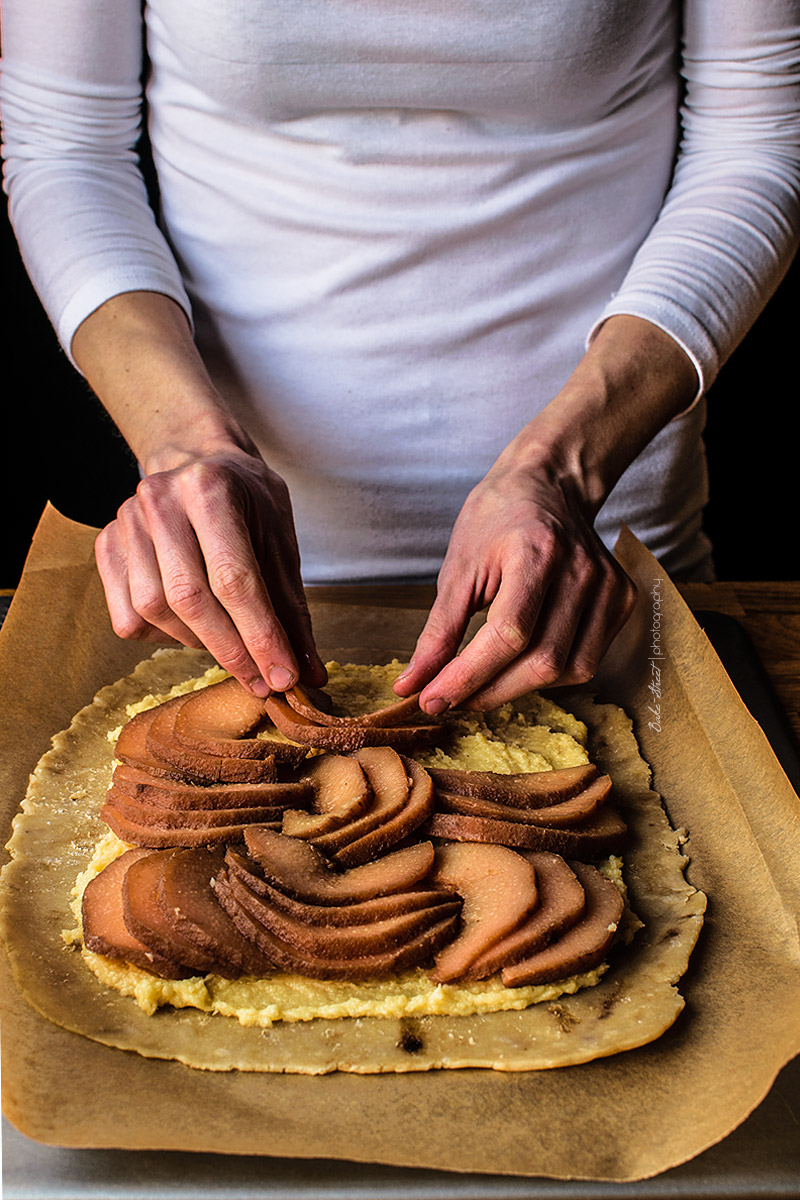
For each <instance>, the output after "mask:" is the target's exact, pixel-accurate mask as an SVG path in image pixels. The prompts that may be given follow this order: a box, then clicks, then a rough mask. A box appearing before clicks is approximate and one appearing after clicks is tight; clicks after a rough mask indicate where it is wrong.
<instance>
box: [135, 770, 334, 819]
mask: <svg viewBox="0 0 800 1200" xmlns="http://www.w3.org/2000/svg"><path fill="white" fill-rule="evenodd" d="M111 783H112V787H117V788H118V789H119V790H120V791H121V792H124V793H125V795H126V796H131V797H132V798H134V799H137V800H138V799H141V800H143V801H144V802H145V803H147V804H156V805H159V806H160V807H161V808H170V809H176V808H255V807H256V806H258V805H261V806H263V807H265V808H267V807H268V808H281V809H285V808H289V807H293V808H294V807H299V806H300V805H304V804H307V803H310V801H311V800H312V798H313V795H314V789H313V787H312V785H311V782H310V781H307V780H302V779H301V780H291V781H283V780H279V781H277V782H274V783H219V784H202V783H187V782H186V781H185V780H183V779H165V778H159V777H158V776H155V775H152V774H151V773H150V772H149V771H142V770H140V769H139V768H138V767H131V766H129V765H128V764H127V763H119V764H118V765H117V767H116V769H115V771H114V775H113V777H112V781H111Z"/></svg>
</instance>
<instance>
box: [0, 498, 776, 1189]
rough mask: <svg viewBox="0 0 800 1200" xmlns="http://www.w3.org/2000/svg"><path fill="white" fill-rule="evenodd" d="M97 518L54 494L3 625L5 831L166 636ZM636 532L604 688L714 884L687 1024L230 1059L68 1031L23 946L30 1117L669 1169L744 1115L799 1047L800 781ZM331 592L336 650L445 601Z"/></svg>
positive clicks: (113, 1141) (75, 1140) (558, 1173)
mask: <svg viewBox="0 0 800 1200" xmlns="http://www.w3.org/2000/svg"><path fill="white" fill-rule="evenodd" d="M95 534H96V531H95V530H92V529H89V528H87V527H85V526H77V525H75V524H74V523H72V522H68V521H66V520H65V519H64V518H62V517H60V516H59V515H58V514H57V513H56V512H55V511H54V510H52V509H48V510H47V511H46V513H45V516H44V518H43V521H42V524H41V525H40V528H39V530H38V532H37V536H36V538H35V541H34V546H33V548H32V552H31V556H30V558H29V561H28V564H27V566H26V571H25V575H24V577H23V580H22V582H21V585H20V588H19V589H18V592H17V594H16V596H15V598H14V602H13V604H12V606H11V611H10V613H9V616H8V618H7V620H6V625H5V626H4V629H3V632H2V634H0V680H2V697H3V700H4V712H5V714H6V721H5V729H4V732H3V744H2V745H0V762H1V763H2V767H1V769H2V796H1V799H2V805H3V815H2V820H3V828H4V831H5V833H6V834H7V832H8V830H9V827H10V821H11V817H12V815H13V813H14V811H15V810H16V808H17V806H18V804H19V801H20V799H21V797H22V796H23V795H24V792H25V787H26V783H27V776H28V773H29V772H30V770H32V768H33V767H34V765H35V763H36V762H37V761H38V758H39V757H40V756H41V754H42V753H43V752H44V750H46V749H47V747H48V745H49V739H50V736H51V735H52V733H54V732H55V731H56V730H58V729H61V728H62V727H64V726H66V725H67V724H68V723H69V720H70V718H71V716H72V714H73V713H74V712H75V711H77V709H79V708H80V707H82V705H84V704H85V703H87V702H88V701H89V700H90V699H91V697H92V696H93V695H94V693H95V692H96V691H97V690H98V689H99V688H100V687H101V686H103V685H104V684H105V683H108V682H111V681H113V680H114V679H116V678H118V677H120V676H121V675H124V674H126V673H127V672H128V671H130V670H131V668H132V666H133V665H134V664H135V662H136V661H138V659H139V658H141V657H144V656H146V655H147V654H149V652H150V650H151V647H144V646H136V645H131V644H126V643H122V642H120V641H119V640H118V639H116V638H115V637H114V635H113V632H112V631H111V629H110V624H109V622H108V618H107V615H106V613H105V605H104V601H103V597H102V590H101V588H100V586H99V581H98V580H97V577H96V573H95V570H94V566H93V559H92V543H93V539H94V536H95ZM617 553H618V557H619V558H620V559H621V561H622V562H623V564H624V565H625V567H626V569H627V570H628V571H629V573H630V574H631V575H632V576H633V577H634V579H635V581H636V583H637V585H638V587H639V606H638V609H637V613H636V614H635V617H634V619H632V621H631V622H630V623H629V625H628V626H627V627H626V630H625V631H624V632H623V634H622V635H621V636H620V638H619V639H618V640H617V643H615V646H614V647H613V650H612V653H611V655H610V656H609V659H608V662H607V663H606V664H605V665H604V670H603V672H602V675H601V677H600V679H599V683H600V686H601V689H602V690H601V696H602V694H604V695H605V698H607V699H609V700H613V701H615V702H616V703H620V704H622V705H623V706H624V707H626V708H627V709H628V711H629V712H630V713H631V714H632V715H633V716H634V719H635V723H636V730H637V734H638V736H639V738H640V742H641V744H642V747H643V750H644V753H645V756H646V757H647V758H648V759H649V761H650V763H651V765H652V767H653V770H654V776H655V784H656V787H657V788H658V790H659V791H660V792H661V793H662V794H663V795H664V796H665V798H666V803H667V807H668V809H669V812H670V815H671V817H672V820H673V823H674V824H676V825H680V826H686V828H688V829H689V830H690V831H691V842H690V847H691V858H692V862H691V867H690V871H689V876H690V879H691V881H692V882H693V883H695V884H696V885H697V886H698V887H700V888H702V889H703V890H704V891H706V892H707V893H708V894H709V897H710V904H709V913H708V917H707V922H706V927H705V929H704V932H703V935H702V938H701V943H700V946H699V948H698V950H697V951H696V952H695V956H694V958H693V960H692V966H691V968H690V973H689V976H688V977H687V979H686V980H684V983H683V985H682V990H683V991H684V993H685V994H686V995H687V998H688V1004H687V1008H686V1010H685V1011H684V1013H683V1014H682V1015H681V1017H680V1018H679V1020H678V1022H677V1023H676V1025H675V1026H674V1027H673V1029H672V1030H670V1031H669V1032H668V1033H667V1034H666V1035H664V1037H662V1038H661V1039H660V1040H659V1041H657V1042H655V1043H653V1044H652V1045H651V1046H647V1047H644V1048H642V1049H640V1050H634V1051H629V1052H627V1053H625V1054H622V1055H618V1056H616V1057H614V1058H611V1059H603V1060H600V1061H597V1062H592V1063H589V1064H585V1065H582V1066H578V1067H570V1068H566V1069H560V1070H556V1071H545V1072H530V1073H528V1072H526V1073H523V1074H514V1075H502V1074H497V1073H495V1072H492V1071H483V1070H473V1071H455V1072H453V1071H449V1072H431V1073H427V1074H425V1075H399V1076H368V1077H363V1076H351V1075H340V1074H336V1075H329V1076H322V1077H305V1076H289V1075H286V1076H276V1075H268V1076H264V1075H250V1074H245V1073H241V1074H240V1073H236V1072H234V1073H225V1074H217V1073H207V1072H197V1071H191V1070H189V1069H188V1068H186V1067H183V1066H181V1065H180V1064H178V1063H171V1062H163V1061H154V1060H149V1059H143V1058H141V1057H139V1056H138V1055H134V1054H128V1053H125V1052H123V1051H119V1050H113V1049H110V1048H108V1047H105V1046H102V1045H100V1044H99V1043H95V1042H91V1041H89V1040H87V1039H85V1038H82V1037H80V1036H78V1035H74V1034H70V1033H67V1032H65V1031H64V1030H62V1029H60V1028H58V1027H57V1026H55V1025H53V1024H52V1023H51V1022H49V1021H47V1020H46V1019H44V1018H41V1017H39V1016H38V1015H37V1014H36V1013H35V1012H34V1011H33V1010H32V1009H30V1008H29V1007H28V1006H27V1005H26V1004H25V1003H24V1002H23V1001H22V1000H21V999H20V997H19V995H18V993H17V992H16V990H15V988H14V986H13V983H12V982H11V981H10V979H9V978H8V975H7V971H6V968H5V964H3V979H2V1000H1V1003H2V1010H1V1015H2V1033H3V1089H4V1108H5V1111H6V1113H7V1115H8V1117H9V1118H10V1119H11V1120H12V1121H13V1122H14V1124H16V1125H17V1126H18V1127H19V1128H20V1129H22V1131H23V1132H24V1133H26V1134H27V1135H28V1136H30V1137H35V1138H38V1139H40V1140H42V1141H46V1142H53V1143H56V1144H60V1145H69V1146H94V1147H112V1146H113V1147H126V1148H133V1149H135V1148H150V1149H155V1148H157V1149H182V1150H201V1151H207V1150H210V1149H213V1150H218V1151H225V1152H232V1153H254V1152H256V1153H263V1154H274V1155H281V1156H296V1157H314V1158H316V1157H327V1158H349V1159H353V1160H356V1161H371V1162H380V1163H394V1164H400V1165H406V1166H425V1167H435V1168H442V1169H449V1170H455V1171H482V1172H497V1173H511V1174H522V1175H525V1174H527V1175H544V1176H553V1177H557V1178H590V1179H591V1178H597V1179H614V1180H625V1179H638V1178H645V1177H648V1176H651V1175H654V1174H656V1173H658V1172H660V1171H663V1170H665V1169H667V1168H668V1167H670V1166H673V1165H676V1164H677V1163H679V1162H683V1161H685V1160H686V1159H688V1158H690V1157H692V1156H693V1155H695V1154H697V1153H699V1152H700V1151H701V1150H703V1149H704V1148H706V1147H707V1146H709V1145H711V1144H713V1143H714V1142H716V1141H718V1140H719V1139H720V1138H722V1137H724V1136H725V1135H726V1134H727V1133H728V1132H729V1131H730V1130H731V1129H732V1128H734V1127H735V1126H736V1125H738V1124H739V1123H740V1122H741V1121H742V1120H743V1119H744V1118H745V1117H746V1116H747V1115H748V1113H749V1112H750V1111H751V1110H752V1109H753V1108H754V1107H755V1106H756V1105H757V1104H758V1102H759V1101H760V1100H761V1099H762V1097H763V1096H764V1095H765V1093H766V1092H767V1091H768V1089H769V1087H770V1085H771V1083H772V1081H773V1079H774V1077H775V1075H776V1074H777V1072H778V1071H779V1070H780V1068H781V1067H782V1066H783V1065H784V1063H785V1062H787V1061H788V1060H789V1059H790V1058H791V1057H792V1056H793V1055H794V1054H796V1053H797V1052H798V1049H800V946H799V945H798V928H797V916H798V912H800V836H799V835H800V802H798V799H797V797H796V796H795V794H794V792H793V791H792V789H791V787H790V786H789V784H788V781H787V780H786V779H785V776H784V775H783V772H782V771H781V768H780V766H779V764H778V763H777V761H776V760H775V758H774V756H773V754H772V752H771V750H770V748H769V745H768V743H767V741H766V739H765V737H764V735H763V734H762V732H761V730H760V729H759V728H758V726H757V725H756V724H755V723H754V722H753V721H752V719H751V718H750V717H749V715H748V713H747V711H746V710H745V708H744V706H743V705H742V704H741V701H740V700H739V698H738V696H737V695H736V692H735V690H734V689H733V687H732V685H731V684H730V682H729V681H728V679H727V676H726V675H725V673H724V671H723V669H722V667H721V665H720V664H719V661H718V660H717V658H716V656H715V655H714V653H713V651H712V650H711V648H710V646H709V645H708V643H707V641H706V639H705V638H704V636H703V635H702V633H701V632H700V630H699V629H698V627H697V625H696V623H695V622H694V620H693V618H692V617H691V614H690V613H689V612H688V610H687V609H686V607H685V605H684V604H683V602H682V600H681V599H680V597H679V595H678V593H677V592H676V590H675V589H674V587H673V586H672V585H671V584H670V583H669V581H668V579H666V577H665V576H664V575H663V573H662V572H661V570H660V568H659V566H658V564H657V563H656V562H655V560H654V559H653V558H652V557H651V556H650V555H649V554H648V553H647V552H646V551H645V550H644V549H643V548H642V547H641V546H640V545H639V543H638V542H636V540H635V539H634V538H633V536H632V535H630V534H628V533H626V532H624V533H623V536H622V538H621V540H620V544H619V546H618V549H617ZM354 598H356V597H355V594H354ZM312 613H313V616H314V621H315V629H316V632H317V638H318V641H319V643H320V645H321V649H322V651H323V657H325V655H326V651H327V650H328V648H330V647H336V648H337V649H338V650H339V651H340V652H341V653H342V656H344V654H345V652H346V651H347V649H348V647H349V646H352V648H353V649H354V650H355V649H358V650H359V651H360V653H361V654H364V653H365V652H366V653H367V654H369V655H370V656H374V657H375V658H376V659H377V658H379V657H387V656H391V655H393V654H397V655H398V656H401V657H402V656H405V655H407V654H408V653H409V651H410V650H411V648H412V646H413V641H414V636H415V634H416V632H417V630H418V629H419V628H420V627H421V625H422V622H423V620H424V611H423V610H419V611H409V610H403V609H397V608H388V609H381V610H378V611H376V610H375V609H374V608H373V609H369V608H366V607H364V606H363V605H348V606H346V607H342V606H341V605H339V604H337V605H330V604H327V603H322V604H318V605H317V604H313V594H312ZM5 840H6V837H5V836H4V838H3V841H5Z"/></svg>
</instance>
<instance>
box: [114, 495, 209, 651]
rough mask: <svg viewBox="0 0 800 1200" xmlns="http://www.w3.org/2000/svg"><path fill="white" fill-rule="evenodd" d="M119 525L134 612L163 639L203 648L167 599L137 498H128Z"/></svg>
mask: <svg viewBox="0 0 800 1200" xmlns="http://www.w3.org/2000/svg"><path fill="white" fill-rule="evenodd" d="M117 526H118V529H119V545H120V550H121V553H122V554H123V555H124V564H125V572H126V586H127V592H128V595H129V597H130V607H131V610H132V612H133V613H135V614H137V615H138V617H139V619H140V620H142V621H143V622H145V623H146V624H147V625H148V626H149V627H150V628H151V629H153V630H157V631H159V632H160V633H161V635H162V637H163V638H165V639H167V640H169V641H172V642H175V643H178V644H181V645H184V646H192V647H194V648H195V649H202V647H203V642H202V641H201V640H200V638H199V637H198V636H197V634H196V633H194V632H193V631H192V630H191V629H190V628H189V626H188V625H186V624H185V623H184V622H183V621H182V620H181V619H180V617H179V616H178V615H177V614H176V613H175V612H174V611H173V610H172V608H171V607H170V605H169V603H168V601H167V598H166V595H165V592H164V586H163V582H162V578H161V568H160V566H159V563H158V558H157V555H156V552H155V548H154V546H153V541H152V538H151V536H150V534H149V532H148V530H147V528H146V526H145V525H144V524H143V521H142V516H141V511H140V507H139V505H138V504H137V502H136V499H135V498H131V500H128V501H126V502H125V504H123V506H122V507H121V509H120V510H119V516H118V518H117ZM128 636H130V635H128Z"/></svg>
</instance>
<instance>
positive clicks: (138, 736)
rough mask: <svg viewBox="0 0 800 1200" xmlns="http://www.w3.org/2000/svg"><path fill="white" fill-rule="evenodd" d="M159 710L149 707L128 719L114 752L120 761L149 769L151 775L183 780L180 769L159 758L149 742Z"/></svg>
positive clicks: (138, 767)
mask: <svg viewBox="0 0 800 1200" xmlns="http://www.w3.org/2000/svg"><path fill="white" fill-rule="evenodd" d="M178 699H182V697H178ZM167 703H171V701H167ZM160 707H163V705H161V706H160ZM158 712H159V708H148V709H145V710H144V712H140V713H137V714H136V716H135V717H131V719H130V721H127V722H126V723H125V724H124V725H123V727H122V729H121V730H120V734H119V737H118V738H117V744H116V747H115V749H114V753H115V755H116V757H117V758H118V759H119V760H120V762H122V763H125V764H126V765H128V766H130V767H136V768H137V769H138V770H141V771H147V773H148V774H149V775H152V776H155V777H157V778H166V779H174V780H177V781H178V782H183V775H182V773H181V771H180V769H179V768H178V767H176V766H174V765H173V764H171V763H168V762H165V761H164V760H163V759H162V758H159V757H158V756H157V755H156V754H154V753H153V751H152V750H151V749H150V747H149V746H148V744H147V734H148V732H149V730H150V726H151V725H152V724H153V721H154V720H155V718H156V715H157V714H158Z"/></svg>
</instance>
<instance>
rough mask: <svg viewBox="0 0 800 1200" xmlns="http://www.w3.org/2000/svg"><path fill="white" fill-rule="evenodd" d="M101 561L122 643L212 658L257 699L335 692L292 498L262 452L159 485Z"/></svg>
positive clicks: (124, 514)
mask: <svg viewBox="0 0 800 1200" xmlns="http://www.w3.org/2000/svg"><path fill="white" fill-rule="evenodd" d="M95 553H96V557H97V564H98V568H99V571H100V576H101V578H102V581H103V586H104V588H105V591H106V599H107V602H108V608H109V613H110V615H111V622H112V625H113V627H114V630H115V632H116V633H117V634H118V635H119V636H120V637H123V638H138V639H142V640H145V641H158V642H164V641H174V642H177V643H181V644H183V645H186V646H195V647H206V648H207V649H208V650H209V651H210V652H211V654H213V655H214V657H215V659H216V660H217V662H218V663H219V664H220V666H222V667H224V668H225V669H226V670H228V671H230V672H231V674H233V675H235V676H236V678H237V679H239V681H240V682H241V683H242V684H244V686H245V687H247V688H248V689H249V690H251V691H253V692H255V693H256V694H257V695H267V694H268V693H269V692H270V691H283V690H285V689H286V688H287V687H290V686H292V685H293V684H294V683H295V682H297V680H298V678H302V679H303V681H304V682H306V683H308V684H311V685H321V684H323V683H324V682H325V680H326V678H327V676H326V672H325V667H324V666H323V664H322V662H321V660H320V658H319V655H318V653H317V650H316V647H315V645H314V637H313V634H312V630H311V620H310V617H309V613H308V608H307V605H306V601H305V596H304V593H303V588H302V584H301V579H300V556H299V553H298V549H297V540H296V537H295V532H294V521H293V518H292V509H291V502H290V499H289V493H288V489H287V487H286V485H285V483H284V482H283V480H282V479H281V478H280V477H279V476H278V475H276V474H275V472H274V471H271V470H270V469H269V468H268V467H267V466H266V464H265V463H264V461H263V459H261V458H260V456H259V455H258V454H257V453H256V452H255V451H254V450H253V451H249V450H246V449H243V448H240V447H238V446H230V447H224V448H223V449H220V450H218V451H217V452H215V453H207V454H205V455H202V456H199V455H198V456H196V457H194V458H188V459H187V461H186V462H185V463H182V464H181V465H179V466H176V467H174V468H172V469H170V470H162V471H157V472H155V473H154V474H151V475H148V476H147V477H146V478H145V479H143V480H142V482H141V483H140V484H139V487H138V488H137V491H136V494H135V495H134V496H132V497H131V498H130V499H129V500H126V501H125V503H124V504H123V505H122V507H121V508H120V510H119V512H118V514H117V518H116V520H114V521H112V522H111V523H110V524H109V525H107V526H106V528H105V529H104V530H102V532H101V533H100V535H99V537H98V538H97V542H96V548H95Z"/></svg>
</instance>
